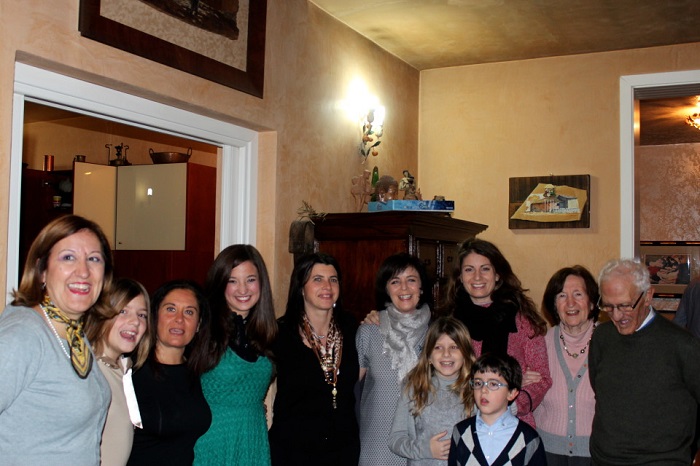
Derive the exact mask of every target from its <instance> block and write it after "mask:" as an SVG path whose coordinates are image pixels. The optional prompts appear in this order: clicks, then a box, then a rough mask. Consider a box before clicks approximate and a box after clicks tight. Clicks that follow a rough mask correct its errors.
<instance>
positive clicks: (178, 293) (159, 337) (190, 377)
mask: <svg viewBox="0 0 700 466" xmlns="http://www.w3.org/2000/svg"><path fill="white" fill-rule="evenodd" d="M151 314H152V316H153V326H152V327H151V329H149V332H150V333H151V339H152V341H154V342H155V345H154V346H153V349H152V350H151V353H150V354H149V356H148V360H147V361H146V363H145V364H144V365H143V367H141V369H139V370H138V371H136V373H135V374H134V389H135V390H136V397H137V399H138V400H139V406H140V410H141V418H142V422H143V429H138V430H137V431H136V432H134V446H133V448H132V450H131V456H130V457H129V462H128V463H127V464H130V465H153V464H168V465H171V466H177V465H182V466H185V465H187V466H191V465H192V462H193V461H194V445H195V443H196V442H197V439H198V438H199V437H201V436H202V435H203V434H204V433H205V432H206V431H207V429H209V425H210V424H211V411H210V410H209V405H208V404H207V402H206V400H205V399H204V395H203V394H202V385H201V383H200V380H199V376H200V375H201V374H200V373H199V372H198V370H197V369H196V368H197V367H201V365H202V361H203V360H204V359H205V358H206V357H207V354H206V353H207V351H206V348H207V345H206V341H204V339H203V338H200V337H199V335H198V332H199V328H200V326H204V325H208V324H209V305H208V304H207V300H206V298H205V296H204V292H203V291H202V289H201V287H200V286H199V285H197V284H196V283H194V282H191V281H188V280H175V281H171V282H168V283H166V284H164V285H162V286H161V287H160V288H158V290H156V292H155V293H154V294H153V298H152V302H151Z"/></svg>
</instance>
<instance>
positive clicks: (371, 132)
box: [359, 106, 386, 162]
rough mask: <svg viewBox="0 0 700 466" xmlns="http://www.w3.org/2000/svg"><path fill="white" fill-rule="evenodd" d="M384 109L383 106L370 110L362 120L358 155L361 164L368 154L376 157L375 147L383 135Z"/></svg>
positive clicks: (377, 152)
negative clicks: (359, 155) (360, 158)
mask: <svg viewBox="0 0 700 466" xmlns="http://www.w3.org/2000/svg"><path fill="white" fill-rule="evenodd" d="M385 115H386V109H385V108H384V107H383V106H378V107H376V108H372V109H370V110H369V111H368V112H367V115H365V116H364V118H363V119H362V140H361V141H360V147H359V149H360V154H361V155H362V157H363V160H362V161H363V162H365V161H366V160H367V157H369V155H370V154H372V155H373V156H375V157H376V156H377V155H378V154H379V151H378V150H377V147H378V146H379V144H381V142H382V141H380V139H381V137H382V136H383V135H384V116H385Z"/></svg>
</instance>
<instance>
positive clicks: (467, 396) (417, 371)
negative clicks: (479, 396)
mask: <svg viewBox="0 0 700 466" xmlns="http://www.w3.org/2000/svg"><path fill="white" fill-rule="evenodd" d="M442 335H447V336H448V337H450V338H451V339H452V340H453V341H454V342H455V343H456V344H457V347H458V348H459V351H460V352H461V353H462V357H463V358H464V364H463V365H462V368H461V369H460V371H459V375H458V376H457V380H455V382H454V383H453V384H452V385H451V386H450V390H452V391H453V392H454V393H456V394H458V395H459V396H460V398H461V399H462V404H463V405H464V413H465V416H469V415H470V414H471V411H472V408H473V407H474V392H473V391H472V390H471V389H470V388H469V384H468V382H469V372H470V371H471V367H472V364H473V363H474V361H475V360H476V356H475V355H474V349H473V348H472V344H471V337H470V336H469V331H468V330H467V327H465V325H464V324H463V323H462V322H460V321H458V320H457V319H455V318H454V317H440V318H438V319H437V320H435V322H433V323H432V324H430V327H429V328H428V333H427V335H426V337H425V345H423V350H422V351H421V354H420V357H419V358H418V364H416V367H414V368H413V369H412V370H411V372H409V373H408V375H407V376H406V383H405V386H404V390H405V393H406V395H408V396H409V397H411V400H412V401H413V409H412V413H411V414H413V415H414V416H418V415H420V413H422V412H423V409H424V408H425V407H426V405H427V404H428V401H429V400H430V395H431V394H434V393H435V386H434V385H433V384H432V380H431V379H432V377H433V374H434V371H435V368H433V366H432V365H431V364H430V355H431V354H432V352H433V349H434V348H435V344H436V343H437V341H438V339H439V338H440V337H441V336H442Z"/></svg>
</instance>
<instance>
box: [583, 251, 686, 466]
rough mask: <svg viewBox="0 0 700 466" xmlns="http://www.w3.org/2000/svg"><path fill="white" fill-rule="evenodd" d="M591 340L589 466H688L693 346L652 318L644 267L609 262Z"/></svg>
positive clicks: (680, 333)
mask: <svg viewBox="0 0 700 466" xmlns="http://www.w3.org/2000/svg"><path fill="white" fill-rule="evenodd" d="M598 282H599V284H600V302H599V307H600V310H601V311H604V312H605V313H607V314H608V316H609V317H610V320H611V322H605V323H603V324H601V325H600V326H599V327H598V328H597V329H596V330H595V332H594V333H593V338H592V340H591V348H590V355H589V374H590V379H591V386H592V387H593V390H594V392H595V395H596V408H595V416H594V418H593V432H592V434H591V443H590V450H591V456H592V458H593V464H594V465H599V466H603V465H605V466H607V465H658V466H671V465H679V466H680V465H683V466H688V465H689V464H690V463H691V460H692V459H691V444H692V442H693V434H694V432H695V420H696V415H697V406H698V403H699V402H700V341H699V340H697V339H695V338H693V336H692V335H690V333H688V332H686V331H685V330H683V329H681V328H679V327H678V326H676V325H674V324H673V323H672V322H670V321H668V320H667V319H665V318H664V317H662V316H659V315H657V314H656V313H655V312H654V309H652V307H651V299H652V296H653V294H654V290H653V288H651V287H650V284H649V272H648V270H647V269H646V267H645V266H644V265H642V264H640V263H638V262H636V261H632V260H613V261H610V262H608V263H607V264H606V265H605V266H604V267H603V269H602V270H601V272H600V275H599V278H598Z"/></svg>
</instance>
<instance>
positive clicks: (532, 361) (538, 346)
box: [472, 314, 552, 427]
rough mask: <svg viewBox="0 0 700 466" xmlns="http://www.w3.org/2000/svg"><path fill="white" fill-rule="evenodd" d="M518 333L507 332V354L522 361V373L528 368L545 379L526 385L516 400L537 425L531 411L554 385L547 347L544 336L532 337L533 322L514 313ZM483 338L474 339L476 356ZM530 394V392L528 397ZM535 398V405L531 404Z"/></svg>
mask: <svg viewBox="0 0 700 466" xmlns="http://www.w3.org/2000/svg"><path fill="white" fill-rule="evenodd" d="M515 325H516V326H517V327H518V332H517V333H511V334H509V335H508V354H509V355H511V356H513V357H514V358H515V359H516V360H517V361H518V362H519V363H520V367H521V368H522V370H523V373H525V371H527V370H532V371H536V372H539V373H540V374H541V375H542V380H540V381H539V382H538V383H535V384H532V385H527V386H525V387H523V389H522V390H521V392H524V393H521V394H520V395H518V397H517V398H516V399H515V403H516V405H517V407H518V417H519V418H520V419H522V420H523V421H525V422H527V423H528V424H530V425H531V426H532V427H535V417H534V416H533V414H532V412H533V411H534V410H535V408H537V406H539V404H540V403H541V402H542V399H543V398H544V395H545V393H547V390H549V387H551V386H552V378H551V377H550V375H549V363H548V361H547V349H546V345H545V342H544V337H543V336H536V337H534V338H533V337H532V335H533V334H534V331H533V329H532V325H530V322H529V321H528V320H527V319H526V318H525V317H523V315H522V314H517V315H516V316H515ZM481 344H482V342H480V341H472V346H473V348H474V352H475V353H476V356H477V357H479V356H480V355H481ZM528 395H530V396H529V397H528ZM530 400H532V404H531V403H530Z"/></svg>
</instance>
